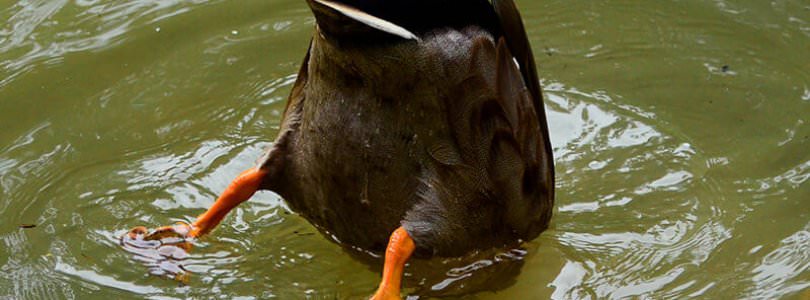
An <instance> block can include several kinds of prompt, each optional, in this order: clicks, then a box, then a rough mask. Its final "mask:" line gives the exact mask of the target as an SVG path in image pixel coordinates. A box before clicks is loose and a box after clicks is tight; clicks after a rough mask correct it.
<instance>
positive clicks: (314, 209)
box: [128, 0, 554, 299]
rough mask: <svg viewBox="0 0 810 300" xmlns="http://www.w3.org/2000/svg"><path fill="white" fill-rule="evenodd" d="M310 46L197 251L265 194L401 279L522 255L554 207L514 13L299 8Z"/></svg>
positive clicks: (539, 114) (454, 0)
mask: <svg viewBox="0 0 810 300" xmlns="http://www.w3.org/2000/svg"><path fill="white" fill-rule="evenodd" d="M306 1H307V4H308V5H309V7H310V9H311V11H312V13H313V14H314V16H315V26H314V27H315V29H314V31H315V33H314V34H313V36H312V39H311V41H310V44H309V49H308V50H307V53H306V55H305V57H304V61H303V63H302V65H301V68H300V70H299V72H298V77H297V79H296V81H295V83H294V85H293V86H292V90H291V93H290V96H289V99H288V102H287V104H286V108H285V112H284V114H283V118H282V121H281V126H280V131H279V134H278V136H277V137H276V140H275V142H274V143H273V144H272V146H271V147H270V149H268V151H266V152H265V153H264V154H263V155H262V156H261V157H260V158H259V159H258V162H257V164H256V166H255V167H253V168H251V169H249V170H247V171H245V172H243V173H242V174H241V175H239V176H238V177H237V178H236V179H235V180H233V182H232V183H231V184H230V185H229V186H228V188H227V189H226V190H225V191H224V192H223V193H222V194H221V195H220V197H219V198H218V199H217V200H216V201H215V202H214V204H213V205H212V206H211V207H210V208H209V209H208V210H207V211H206V212H205V213H203V214H202V215H200V216H199V217H198V218H197V219H196V221H195V222H193V223H192V224H187V223H178V224H174V225H171V226H164V227H159V228H157V229H155V230H153V231H151V232H150V231H148V230H147V229H146V228H145V227H143V226H139V227H136V228H133V229H132V230H131V231H129V234H128V236H129V237H130V238H133V239H145V240H155V239H161V238H164V237H167V236H179V237H182V238H189V239H190V238H197V237H200V236H202V235H205V234H207V233H209V232H211V231H212V230H213V229H214V228H215V227H216V226H217V224H219V223H220V222H222V220H223V219H224V218H225V217H226V215H227V214H228V212H229V211H231V210H232V209H233V208H235V207H236V206H238V205H239V204H240V203H243V202H244V201H246V200H248V199H249V198H250V197H252V195H253V194H254V193H255V192H256V191H259V190H269V191H273V192H275V193H277V194H278V195H280V196H281V197H282V198H283V199H284V200H285V201H286V202H287V203H288V205H289V207H290V208H291V209H292V210H293V211H295V212H296V213H297V214H299V215H301V216H303V217H304V218H305V219H307V220H308V221H309V222H310V223H312V224H313V225H314V226H315V227H317V228H318V229H319V230H320V231H321V232H322V233H324V234H325V235H327V236H329V237H332V238H333V240H337V242H338V243H341V244H343V245H349V246H351V247H353V248H355V249H363V250H365V251H369V252H372V253H378V254H380V256H384V262H383V266H382V278H381V280H380V284H379V286H378V288H377V290H376V292H375V293H374V295H373V296H372V298H371V299H400V297H401V286H402V276H403V272H404V270H405V265H406V263H407V262H408V261H409V260H410V259H412V257H416V258H431V257H459V256H462V255H464V254H466V253H470V252H472V251H476V250H482V249H492V248H495V247H502V246H505V245H511V244H514V243H516V242H517V243H520V242H525V241H530V240H532V239H535V238H536V237H538V235H539V234H540V233H541V232H543V231H544V230H546V229H547V228H548V226H549V222H550V220H551V217H552V210H553V204H554V162H553V155H552V148H551V143H550V139H549V131H548V124H547V122H546V114H545V110H544V106H543V96H542V91H541V88H540V81H539V79H538V75H537V69H536V65H535V60H534V56H533V53H532V50H531V47H530V43H529V40H528V37H527V34H526V31H525V28H524V25H523V20H522V18H521V16H520V13H519V11H518V9H517V7H516V5H515V3H514V2H513V1H512V0H493V1H492V2H490V1H489V0H386V1H379V0H306Z"/></svg>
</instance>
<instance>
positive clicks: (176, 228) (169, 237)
mask: <svg viewBox="0 0 810 300" xmlns="http://www.w3.org/2000/svg"><path fill="white" fill-rule="evenodd" d="M196 236H197V230H195V229H194V227H192V226H191V224H188V223H186V222H177V223H175V224H174V225H169V226H163V227H158V228H156V229H155V230H153V231H152V232H149V230H148V229H146V227H144V226H138V227H135V228H132V229H131V230H130V231H129V232H127V234H126V235H125V236H124V237H122V239H123V238H128V239H129V240H133V241H137V240H142V241H161V242H164V243H173V242H179V241H183V240H186V239H189V238H194V237H196Z"/></svg>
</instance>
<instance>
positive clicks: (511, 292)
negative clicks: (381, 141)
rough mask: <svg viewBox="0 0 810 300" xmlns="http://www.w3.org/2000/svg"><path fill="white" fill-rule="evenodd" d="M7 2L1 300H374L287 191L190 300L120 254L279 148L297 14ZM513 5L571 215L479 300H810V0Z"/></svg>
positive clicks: (260, 198)
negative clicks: (131, 240)
mask: <svg viewBox="0 0 810 300" xmlns="http://www.w3.org/2000/svg"><path fill="white" fill-rule="evenodd" d="M0 2H2V4H0V20H3V22H2V23H0V128H1V129H2V130H0V299H6V298H10V299H60V298H68V299H90V298H105V297H118V298H172V297H177V298H185V297H193V298H208V297H212V298H213V297H220V296H221V297H224V298H233V297H237V296H240V297H246V298H269V297H271V296H276V297H279V298H283V299H296V298H304V297H311V298H360V297H364V296H368V295H370V294H371V292H373V290H374V288H375V285H376V284H377V280H378V270H377V269H376V268H370V267H367V266H366V265H365V264H363V263H361V262H359V261H357V260H354V259H352V258H351V257H349V256H348V255H346V254H345V253H344V252H343V251H342V250H341V248H340V247H339V246H337V245H335V244H333V243H332V242H330V241H328V240H327V239H326V238H324V237H322V236H321V235H319V234H316V230H315V229H314V228H313V227H312V226H310V225H309V224H308V223H307V222H306V221H305V220H303V219H302V218H300V217H297V216H295V215H294V214H290V213H289V211H288V209H287V208H286V206H285V204H284V202H283V201H282V200H280V199H279V198H278V197H277V196H275V195H273V194H271V193H261V194H258V195H257V196H256V197H254V199H253V200H252V201H250V202H248V203H246V204H244V205H242V206H241V207H239V209H237V210H236V211H235V212H234V213H232V215H230V216H229V217H228V218H227V219H226V221H225V223H223V225H222V226H220V227H219V229H218V230H217V231H216V233H215V234H214V235H212V236H210V237H208V238H205V239H203V240H202V241H200V242H199V243H198V246H197V248H196V249H195V251H194V252H193V253H192V254H191V257H189V258H188V259H187V260H186V262H185V263H186V268H187V269H189V270H190V271H191V272H192V273H194V276H193V278H192V281H191V283H190V285H188V286H179V285H178V284H177V283H176V282H174V281H172V280H167V279H164V278H161V277H156V276H149V275H147V273H146V267H144V266H143V265H141V264H139V263H138V262H136V261H135V260H133V257H132V255H131V254H129V253H127V252H124V251H122V250H121V249H120V248H119V246H118V245H117V239H116V236H118V235H120V234H122V233H123V232H124V230H126V229H128V228H130V227H132V226H134V225H138V224H147V225H151V226H156V225H162V224H167V223H170V222H172V221H176V220H180V219H185V220H190V219H192V218H193V217H194V216H196V215H197V214H199V213H201V212H202V211H203V210H204V209H205V208H207V207H208V206H209V205H210V204H211V203H212V202H213V199H214V198H215V196H216V194H217V193H219V192H220V191H222V190H223V189H224V188H225V186H226V185H227V184H228V182H229V181H230V180H231V179H232V178H233V177H234V176H236V175H237V174H238V173H239V172H240V171H241V170H243V169H245V168H247V167H249V166H251V165H252V164H253V162H254V161H255V159H256V158H257V157H258V156H259V155H260V154H261V152H262V150H263V149H264V148H266V147H267V146H268V145H270V142H272V141H273V139H274V137H275V135H276V133H277V129H278V125H279V121H280V114H281V112H282V110H283V108H284V105H285V99H286V96H287V94H288V92H289V89H290V86H291V83H292V82H293V81H294V79H295V73H296V71H297V68H298V66H299V64H300V62H301V60H302V58H303V55H304V52H305V50H306V47H307V42H308V40H309V36H310V34H311V32H312V27H313V19H312V17H311V15H310V13H309V11H308V9H307V7H306V5H305V3H304V1H302V0H274V1H204V0H189V1H180V0H138V1H97V0H70V1H68V0H17V1H11V0H8V1H0ZM518 4H519V6H520V8H521V10H522V12H523V15H524V18H525V19H526V23H527V26H528V31H529V35H530V38H531V40H532V42H533V46H534V49H535V52H536V53H535V55H536V57H537V60H538V66H539V72H540V77H541V78H542V81H543V86H544V90H545V93H546V96H547V102H546V104H547V111H548V113H549V122H550V124H549V125H550V126H549V127H550V129H551V131H552V133H551V135H552V142H553V144H554V150H555V157H556V163H557V174H558V179H557V180H558V185H557V188H558V190H557V195H558V198H557V204H558V205H557V208H556V215H555V217H554V220H553V223H552V229H550V230H548V231H547V232H546V233H544V234H543V235H541V237H540V238H538V239H537V240H535V241H533V242H532V243H530V244H528V245H527V246H526V248H527V249H528V250H529V255H528V256H527V257H526V258H525V266H524V267H523V269H522V272H521V273H520V275H518V276H517V277H516V278H515V279H514V280H515V283H514V284H513V285H511V286H510V287H508V288H506V289H504V290H501V291H498V292H497V293H494V292H483V293H478V294H475V295H472V296H469V297H471V298H478V299H547V298H550V297H551V298H558V299H570V298H626V297H633V296H639V297H643V298H655V299H659V298H671V299H683V298H686V297H690V296H698V297H702V298H713V299H733V298H758V299H771V298H791V297H794V298H806V297H810V296H808V295H809V294H808V293H810V292H808V289H810V182H809V180H808V179H810V138H808V136H809V135H810V124H809V123H810V3H808V2H807V1H799V0H778V1H754V0H747V1H725V0H714V1H709V0H706V1H698V0H694V1H643V2H642V1H613V2H612V3H607V2H605V1H577V2H571V1H528V0H524V1H518ZM21 224H35V225H37V226H36V227H35V228H29V229H24V228H20V227H19V226H20V225H21ZM448 276H449V277H448V278H450V279H453V278H452V276H453V274H448Z"/></svg>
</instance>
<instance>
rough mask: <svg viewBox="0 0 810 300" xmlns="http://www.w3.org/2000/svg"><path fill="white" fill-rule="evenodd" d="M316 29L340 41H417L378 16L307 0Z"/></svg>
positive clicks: (332, 0)
mask: <svg viewBox="0 0 810 300" xmlns="http://www.w3.org/2000/svg"><path fill="white" fill-rule="evenodd" d="M307 3H308V4H309V7H310V9H312V13H313V14H315V20H316V22H317V23H318V29H319V30H320V31H321V32H322V33H325V35H326V36H332V37H336V38H340V39H369V38H372V37H395V38H401V39H406V40H419V37H417V36H416V35H415V34H413V33H412V32H411V31H409V30H407V29H405V28H404V27H402V26H400V25H397V24H394V23H393V22H392V21H389V20H386V19H384V18H382V17H380V16H375V15H373V14H371V13H369V12H366V11H364V10H362V9H360V8H358V7H355V6H352V5H350V4H346V3H345V1H341V0H307Z"/></svg>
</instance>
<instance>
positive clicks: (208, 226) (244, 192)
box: [188, 168, 268, 237]
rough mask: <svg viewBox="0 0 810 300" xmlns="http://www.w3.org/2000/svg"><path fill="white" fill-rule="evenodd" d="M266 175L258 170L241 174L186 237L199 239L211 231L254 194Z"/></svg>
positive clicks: (264, 171) (195, 223) (265, 172)
mask: <svg viewBox="0 0 810 300" xmlns="http://www.w3.org/2000/svg"><path fill="white" fill-rule="evenodd" d="M267 173H268V171H266V170H262V169H260V168H252V169H249V170H247V171H244V172H242V174H240V175H239V176H238V177H236V179H234V180H233V181H232V182H231V184H230V185H228V188H226V189H225V191H224V192H222V194H221V195H220V196H219V198H217V201H216V202H214V205H212V206H211V208H209V209H208V210H207V211H206V212H205V213H203V214H202V215H200V216H199V217H197V221H196V222H194V224H192V225H191V232H189V235H188V236H189V237H199V236H201V235H204V234H206V233H208V232H210V231H211V230H213V229H214V227H216V226H217V225H218V224H219V222H221V221H222V219H224V218H225V216H226V215H227V214H228V212H230V211H231V210H232V209H234V208H235V207H236V206H238V205H239V204H241V203H242V202H245V201H247V200H248V199H250V197H251V196H253V194H255V193H256V191H257V190H258V189H259V186H260V185H261V184H262V179H264V177H265V175H267Z"/></svg>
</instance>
